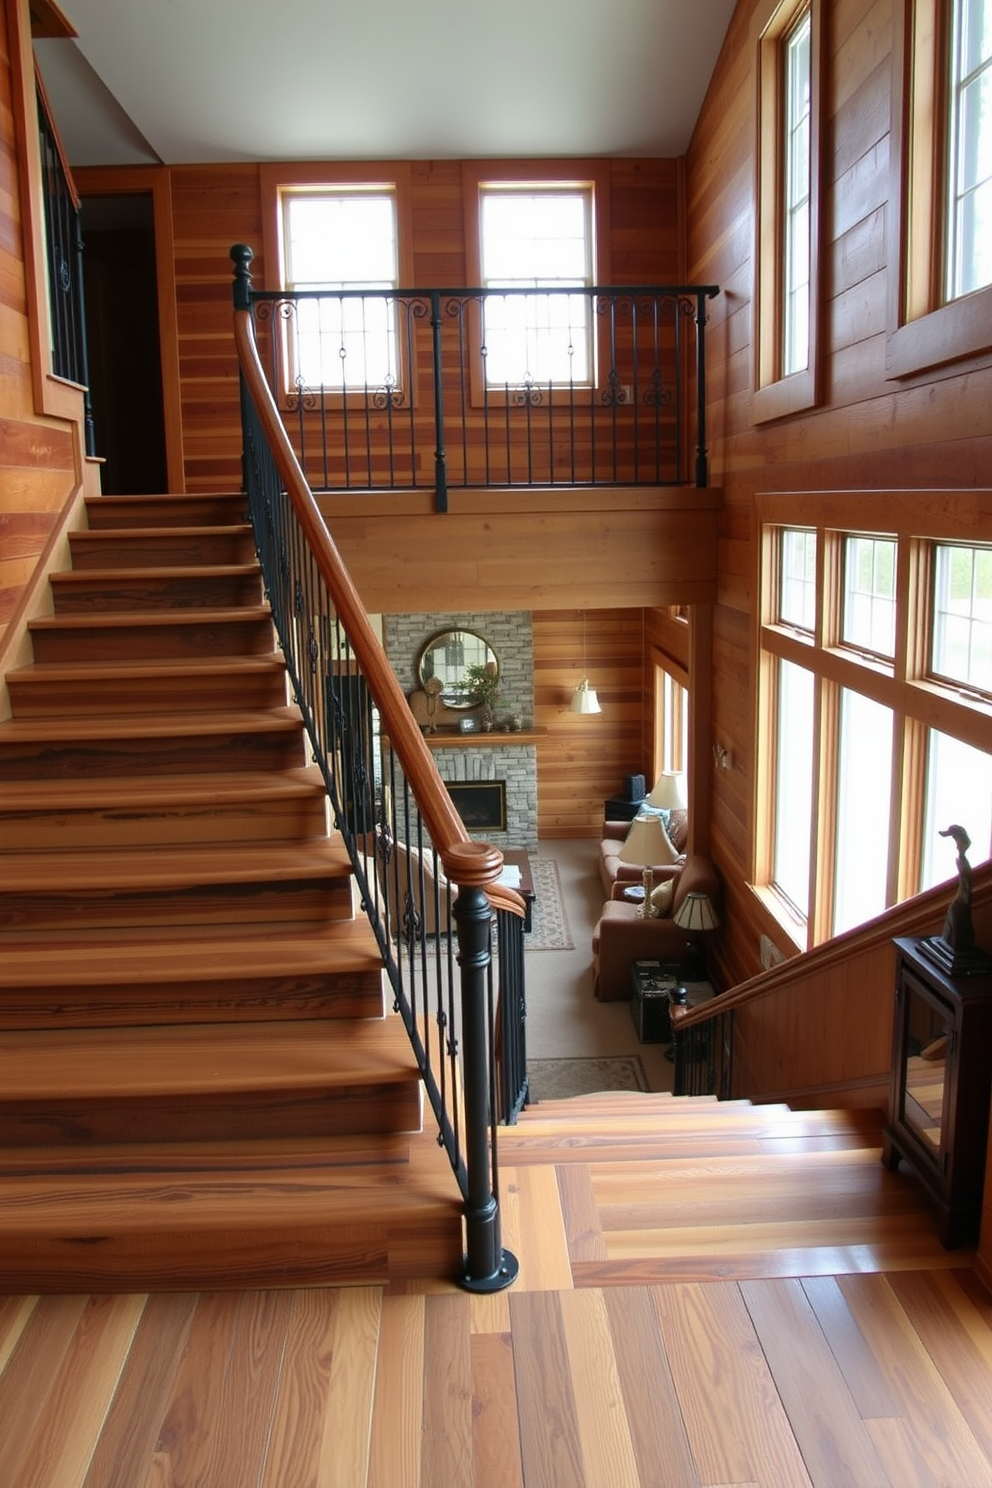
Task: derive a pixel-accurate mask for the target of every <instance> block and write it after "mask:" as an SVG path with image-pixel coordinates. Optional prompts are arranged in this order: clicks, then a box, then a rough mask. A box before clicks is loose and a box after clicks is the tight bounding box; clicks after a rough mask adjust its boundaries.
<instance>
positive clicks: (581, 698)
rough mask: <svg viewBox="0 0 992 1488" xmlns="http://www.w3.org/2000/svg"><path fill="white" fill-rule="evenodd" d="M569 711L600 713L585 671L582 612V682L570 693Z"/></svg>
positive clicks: (584, 617)
mask: <svg viewBox="0 0 992 1488" xmlns="http://www.w3.org/2000/svg"><path fill="white" fill-rule="evenodd" d="M569 711H570V712H572V713H602V711H603V710H602V708H601V707H600V706H599V698H598V697H597V696H596V689H595V688H594V687H590V686H589V674H588V671H587V670H586V612H585V610H583V611H582V681H581V682H580V683H579V685H578V687H577V688H576V689H575V691H574V692H573V693H572V701H571V702H570V703H569Z"/></svg>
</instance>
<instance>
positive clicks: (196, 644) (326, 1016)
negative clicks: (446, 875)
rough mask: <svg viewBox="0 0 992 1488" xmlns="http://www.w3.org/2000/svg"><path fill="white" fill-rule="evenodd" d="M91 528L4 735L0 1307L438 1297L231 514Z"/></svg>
mask: <svg viewBox="0 0 992 1488" xmlns="http://www.w3.org/2000/svg"><path fill="white" fill-rule="evenodd" d="M87 511H88V519H89V528H88V530H85V531H82V532H78V533H76V534H74V535H73V537H72V539H71V544H72V559H73V567H72V569H71V570H70V571H69V572H66V573H59V574H54V575H53V576H52V580H51V584H52V592H53V601H54V614H53V615H52V616H51V617H50V618H45V619H41V620H38V621H36V622H34V623H33V624H32V626H31V636H32V643H33V650H34V662H33V664H32V665H30V666H26V667H24V668H22V669H20V670H19V671H16V672H13V673H11V674H9V675H8V678H7V682H8V686H9V691H10V698H11V705H12V713H13V716H12V718H11V719H10V720H9V721H7V722H4V723H0V1189H2V1202H0V1291H7V1292H10V1291H14V1292H16V1291H25V1290H34V1289H40V1290H44V1291H80V1290H87V1289H93V1290H97V1291H133V1290H137V1289H154V1290H163V1289H189V1288H197V1289H199V1288H218V1287H238V1288H241V1287H253V1286H273V1285H277V1286H283V1285H309V1284H322V1285H324V1284H348V1283H368V1282H387V1281H389V1280H392V1279H396V1278H403V1277H410V1276H424V1275H453V1274H455V1273H456V1272H457V1270H458V1268H459V1266H460V1263H461V1256H462V1227H461V1204H460V1198H459V1195H458V1190H457V1187H456V1184H455V1181H454V1178H453V1176H452V1174H451V1172H450V1168H449V1166H448V1163H447V1158H446V1157H445V1156H444V1154H443V1152H441V1150H440V1149H439V1147H438V1145H437V1140H436V1135H435V1134H434V1133H433V1132H425V1131H424V1130H423V1122H422V1116H423V1109H422V1095H421V1086H420V1081H419V1076H418V1073H417V1070H416V1066H415V1061H414V1058H413V1055H412V1052H411V1050H410V1047H409V1042H408V1040H407V1038H406V1034H405V1031H404V1029H403V1027H402V1024H401V1022H400V1020H399V1018H398V1017H396V1016H395V1015H393V1014H389V1015H387V1014H386V1013H385V1002H384V989H383V975H382V963H381V959H380V957H379V954H378V950H377V947H376V944H375V940H374V937H373V936H372V933H371V930H370V928H369V927H368V925H367V923H366V921H365V920H364V918H363V917H361V916H359V917H357V918H356V914H355V894H354V886H353V879H352V874H351V866H350V862H349V860H348V856H347V853H346V851H345V849H344V847H343V845H342V843H341V841H340V839H339V837H338V835H337V833H336V832H334V831H331V830H329V828H328V821H327V807H326V798H325V793H324V789H323V783H322V780H321V779H320V776H319V772H318V771H317V770H316V769H315V768H314V767H313V766H312V765H309V764H308V762H307V761H308V751H307V741H306V736H305V733H304V729H303V724H302V719H301V716H300V713H299V711H298V709H297V708H296V707H295V706H293V705H291V704H290V703H289V700H288V696H287V682H286V673H285V669H284V667H283V663H282V657H281V653H280V652H279V651H278V650H277V648H276V644H275V637H274V631H273V627H272V622H271V616H270V613H269V609H268V605H267V604H266V602H265V600H264V597H263V594H262V585H261V576H260V572H259V569H258V565H257V563H256V561H255V557H254V547H253V540H252V533H251V528H250V526H249V525H247V524H246V523H245V521H244V516H243V512H244V498H243V497H241V496H216V497H213V496H204V497H162V498H152V497H103V498H99V499H97V500H94V501H91V502H90V503H89V504H88V507H87Z"/></svg>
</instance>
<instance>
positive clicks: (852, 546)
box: [841, 536, 896, 658]
mask: <svg viewBox="0 0 992 1488" xmlns="http://www.w3.org/2000/svg"><path fill="white" fill-rule="evenodd" d="M841 640H842V641H843V643H844V644H845V645H846V646H856V647H858V648H859V649H860V650H863V651H870V652H873V653H874V654H875V655H877V656H884V657H888V658H892V657H893V656H894V655H895V645H896V545H895V542H894V541H893V540H892V539H891V538H883V537H854V536H851V537H846V538H845V539H844V617H843V621H842V623H841Z"/></svg>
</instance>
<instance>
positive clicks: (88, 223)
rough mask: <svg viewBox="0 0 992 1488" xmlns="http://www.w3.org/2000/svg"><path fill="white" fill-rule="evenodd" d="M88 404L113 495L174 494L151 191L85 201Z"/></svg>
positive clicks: (104, 481)
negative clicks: (170, 479) (167, 442)
mask: <svg viewBox="0 0 992 1488" xmlns="http://www.w3.org/2000/svg"><path fill="white" fill-rule="evenodd" d="M81 222H82V235H83V243H84V245H85V246H84V252H83V282H84V292H85V295H86V334H87V343H88V355H89V378H90V400H91V403H92V407H93V425H94V430H95V437H96V453H97V455H98V456H100V457H101V458H102V459H103V460H104V462H105V463H104V466H103V471H102V476H101V489H102V490H103V493H104V495H107V496H125V495H127V496H133V495H154V494H160V493H163V492H165V491H167V490H168V472H167V464H166V453H165V416H164V410H163V403H162V358H161V343H160V338H159V324H158V285H157V279H156V264H155V218H154V207H153V199H152V194H151V192H150V191H149V192H133V193H127V194H126V195H117V196H84V197H83V199H82V214H81Z"/></svg>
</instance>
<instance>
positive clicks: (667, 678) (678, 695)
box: [654, 666, 689, 774]
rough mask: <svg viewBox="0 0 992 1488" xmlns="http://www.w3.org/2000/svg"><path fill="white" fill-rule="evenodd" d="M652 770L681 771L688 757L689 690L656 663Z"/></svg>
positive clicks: (656, 771)
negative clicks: (653, 768)
mask: <svg viewBox="0 0 992 1488" xmlns="http://www.w3.org/2000/svg"><path fill="white" fill-rule="evenodd" d="M654 696H655V730H654V734H655V741H654V759H655V773H656V774H660V773H661V771H662V770H680V771H684V770H685V769H686V766H687V764H688V759H689V694H688V691H687V690H686V688H685V687H683V686H682V684H681V683H680V682H679V681H677V680H676V678H675V677H673V676H672V674H671V672H669V671H667V670H666V668H665V667H662V666H656V667H655V688H654Z"/></svg>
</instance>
